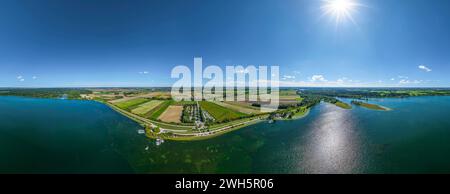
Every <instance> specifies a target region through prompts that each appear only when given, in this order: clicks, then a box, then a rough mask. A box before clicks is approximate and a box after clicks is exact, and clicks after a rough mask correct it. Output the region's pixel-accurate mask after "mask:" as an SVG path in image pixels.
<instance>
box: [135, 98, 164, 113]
mask: <svg viewBox="0 0 450 194" xmlns="http://www.w3.org/2000/svg"><path fill="white" fill-rule="evenodd" d="M163 102H164V101H162V100H152V101H150V102H146V103H144V104H141V105H139V106H138V107H137V108H135V109H133V110H131V112H132V113H134V114H138V115H145V114H146V113H148V112H149V111H151V110H153V109H154V108H156V107H157V106H159V105H160V104H161V103H163Z"/></svg>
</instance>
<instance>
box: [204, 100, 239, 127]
mask: <svg viewBox="0 0 450 194" xmlns="http://www.w3.org/2000/svg"><path fill="white" fill-rule="evenodd" d="M199 103H200V107H201V109H202V110H204V111H207V112H208V113H209V114H210V115H211V116H212V117H214V119H215V120H216V121H217V122H219V123H222V122H227V121H232V120H235V119H239V118H243V117H246V116H247V114H244V113H240V112H237V111H234V110H231V109H228V108H225V107H223V106H219V105H217V104H215V103H213V102H208V101H201V102H199Z"/></svg>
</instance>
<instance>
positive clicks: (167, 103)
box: [150, 100, 174, 120]
mask: <svg viewBox="0 0 450 194" xmlns="http://www.w3.org/2000/svg"><path fill="white" fill-rule="evenodd" d="M172 103H174V101H173V100H167V101H164V102H163V103H161V104H160V105H159V106H158V107H156V108H155V109H154V112H152V114H151V116H150V119H153V120H158V117H159V116H160V115H161V114H162V113H163V112H164V111H165V110H166V109H167V108H168V107H169V106H170V105H172Z"/></svg>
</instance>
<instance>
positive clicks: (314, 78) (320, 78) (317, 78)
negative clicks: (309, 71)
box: [310, 75, 327, 82]
mask: <svg viewBox="0 0 450 194" xmlns="http://www.w3.org/2000/svg"><path fill="white" fill-rule="evenodd" d="M310 80H311V81H312V82H318V81H319V82H326V81H327V80H326V79H325V77H324V76H323V75H313V76H312V77H311V79H310Z"/></svg>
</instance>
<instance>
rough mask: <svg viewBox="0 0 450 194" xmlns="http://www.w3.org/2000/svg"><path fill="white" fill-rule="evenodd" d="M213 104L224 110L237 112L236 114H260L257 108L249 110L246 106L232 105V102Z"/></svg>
mask: <svg viewBox="0 0 450 194" xmlns="http://www.w3.org/2000/svg"><path fill="white" fill-rule="evenodd" d="M214 103H216V104H217V105H219V106H223V107H225V108H229V109H231V110H234V111H237V112H241V113H244V114H249V115H250V114H260V113H261V112H260V111H259V109H257V108H249V107H247V105H245V104H244V105H239V104H233V103H234V102H231V103H229V102H219V101H215V102H214Z"/></svg>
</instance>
